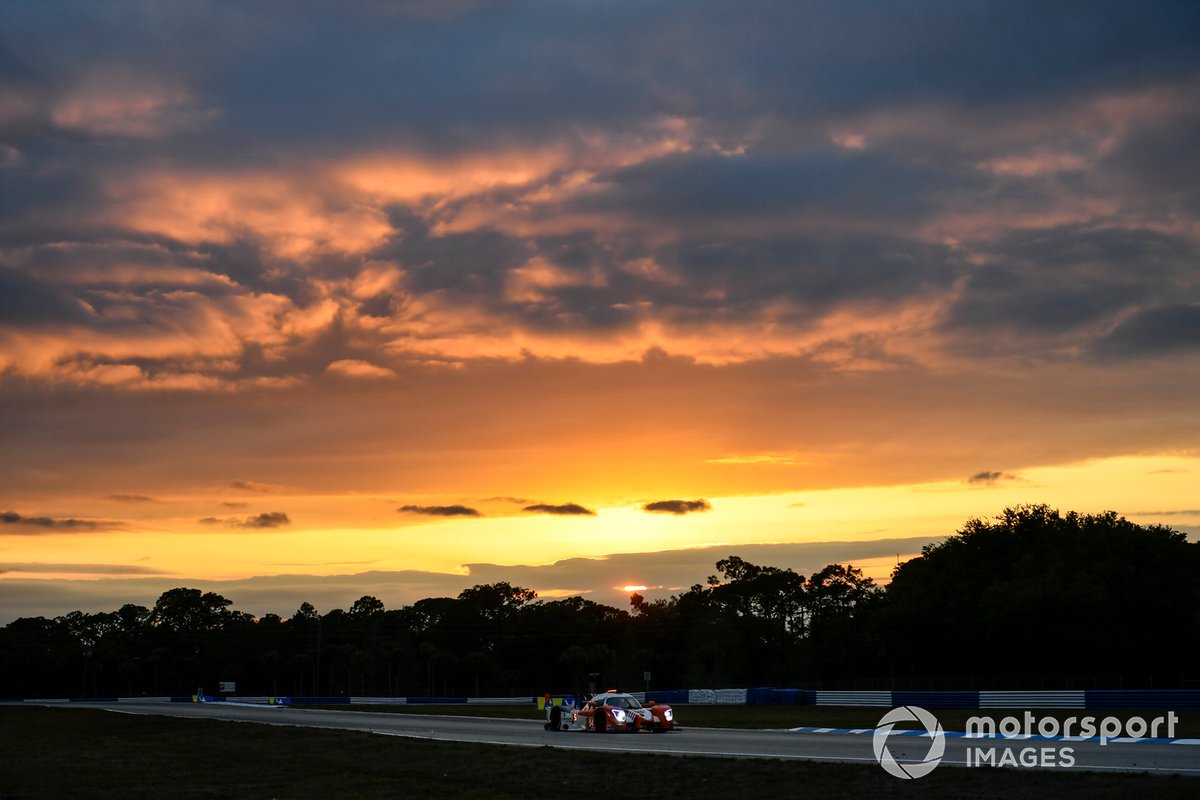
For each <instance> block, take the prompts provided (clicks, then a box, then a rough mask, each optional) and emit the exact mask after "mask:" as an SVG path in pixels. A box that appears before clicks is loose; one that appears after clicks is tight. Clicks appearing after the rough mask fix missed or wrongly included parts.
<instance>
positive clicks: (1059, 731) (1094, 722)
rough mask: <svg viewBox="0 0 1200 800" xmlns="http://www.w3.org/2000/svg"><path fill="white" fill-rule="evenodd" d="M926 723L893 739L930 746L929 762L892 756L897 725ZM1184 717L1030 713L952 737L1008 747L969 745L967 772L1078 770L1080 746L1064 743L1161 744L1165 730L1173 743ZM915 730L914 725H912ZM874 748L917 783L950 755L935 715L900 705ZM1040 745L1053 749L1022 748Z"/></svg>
mask: <svg viewBox="0 0 1200 800" xmlns="http://www.w3.org/2000/svg"><path fill="white" fill-rule="evenodd" d="M901 722H904V723H912V722H917V723H920V724H921V725H922V726H923V727H924V728H925V730H924V731H918V730H916V729H912V730H905V731H896V732H895V737H896V738H894V739H893V744H895V741H896V739H898V738H899V737H900V736H905V737H906V738H909V737H911V741H912V743H913V745H914V747H915V748H917V749H920V748H923V747H924V742H925V741H927V740H928V741H929V742H930V743H929V748H928V752H926V753H925V755H924V757H919V758H917V759H916V760H913V759H912V758H911V757H910V756H909V754H908V753H902V754H901V755H902V756H903V757H904V758H905V761H903V762H901V761H899V760H897V758H896V757H895V756H894V755H892V751H891V750H890V749H889V748H888V737H889V736H892V734H893V728H895V726H896V724H897V723H901ZM1177 722H1179V715H1178V714H1176V713H1175V712H1174V711H1169V712H1167V713H1166V714H1165V715H1162V716H1159V717H1155V718H1153V719H1151V720H1147V719H1145V718H1144V717H1140V716H1130V717H1127V718H1120V717H1115V716H1108V717H1104V718H1103V719H1097V718H1096V717H1095V716H1083V717H1080V716H1067V717H1065V718H1060V717H1059V716H1053V715H1046V716H1042V717H1040V718H1039V717H1035V716H1034V715H1033V713H1032V712H1029V711H1026V712H1025V714H1024V716H1023V717H1017V716H1007V717H1004V718H1003V719H1001V720H1000V721H999V722H998V723H997V721H996V720H995V718H993V717H989V716H973V717H970V718H968V719H967V725H966V731H965V732H963V733H951V734H950V735H951V736H955V737H961V738H964V739H992V740H999V741H1000V742H1002V744H999V745H989V746H984V747H980V746H974V745H968V746H967V747H966V748H965V750H964V756H965V761H959V762H956V763H958V764H961V765H963V766H967V767H1039V768H1043V769H1045V768H1048V767H1060V768H1068V769H1069V768H1071V767H1074V766H1075V749H1074V747H1070V746H1066V745H1064V742H1072V743H1073V742H1080V741H1083V742H1096V743H1098V744H1099V745H1100V746H1101V747H1104V746H1106V745H1107V744H1108V743H1109V742H1112V741H1129V740H1132V741H1139V740H1143V739H1144V738H1145V737H1146V735H1147V734H1149V737H1150V739H1151V740H1157V739H1158V736H1159V732H1160V729H1161V728H1165V732H1166V739H1167V740H1168V741H1170V740H1174V738H1175V724H1176V723H1177ZM906 727H909V726H906ZM872 733H873V735H872V744H873V745H874V746H875V760H876V761H878V762H879V765H880V766H881V767H883V768H884V769H885V770H887V772H888V774H889V775H894V776H896V777H897V778H903V779H905V780H911V779H913V778H923V777H925V776H926V775H928V774H929V773H931V772H933V770H934V769H935V768H936V767H937V765H938V764H940V763H941V761H942V758H943V756H945V754H946V735H947V734H946V732H945V731H944V730H942V725H941V723H940V722H939V721H938V718H937V717H935V716H934V715H933V714H932V713H931V712H929V711H926V710H925V709H923V708H921V707H919V706H900V707H898V708H893V709H892V710H891V711H889V712H887V713H886V714H884V715H883V718H882V719H880V720H879V726H878V727H877V728H876V729H875V730H874V731H873V732H872ZM1031 741H1034V742H1052V743H1053V744H1051V745H1049V746H1037V747H1034V746H1022V745H1028V744H1029V743H1030V742H1031Z"/></svg>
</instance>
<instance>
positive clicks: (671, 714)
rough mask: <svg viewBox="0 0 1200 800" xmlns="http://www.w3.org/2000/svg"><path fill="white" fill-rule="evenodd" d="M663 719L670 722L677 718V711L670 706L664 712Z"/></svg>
mask: <svg viewBox="0 0 1200 800" xmlns="http://www.w3.org/2000/svg"><path fill="white" fill-rule="evenodd" d="M663 719H665V720H666V721H667V722H670V721H671V720H673V719H675V712H674V711H672V710H671V709H669V708H668V709H667V710H666V711H664V712H663Z"/></svg>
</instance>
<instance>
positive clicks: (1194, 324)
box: [1095, 305, 1200, 358]
mask: <svg viewBox="0 0 1200 800" xmlns="http://www.w3.org/2000/svg"><path fill="white" fill-rule="evenodd" d="M1195 350H1200V305H1167V306H1158V307H1155V308H1147V309H1144V310H1141V311H1138V312H1137V313H1135V314H1134V315H1132V316H1131V317H1129V318H1128V319H1126V320H1124V321H1123V322H1121V324H1120V325H1118V326H1117V327H1116V328H1114V329H1113V330H1112V332H1110V333H1109V334H1107V335H1106V336H1104V337H1103V338H1102V339H1100V340H1099V341H1098V342H1097V343H1096V347H1095V351H1096V353H1097V354H1098V355H1100V356H1101V357H1112V358H1133V357H1138V356H1157V355H1169V354H1172V353H1185V352H1191V351H1195Z"/></svg>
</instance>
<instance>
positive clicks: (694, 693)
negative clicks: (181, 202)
mask: <svg viewBox="0 0 1200 800" xmlns="http://www.w3.org/2000/svg"><path fill="white" fill-rule="evenodd" d="M631 694H633V696H634V697H636V698H638V699H639V700H643V701H645V700H654V701H657V702H659V703H667V704H669V705H685V704H692V705H762V706H772V705H814V706H867V707H878V708H895V707H898V706H920V707H922V708H983V709H987V708H1029V709H1032V708H1065V709H1105V708H1164V709H1183V708H1200V689H1143V690H1128V689H1125V690H1122V689H1080V690H1070V691H1030V692H991V691H947V692H936V691H935V692H907V691H905V692H901V691H824V690H820V689H818V690H808V689H775V688H772V687H756V688H752V689H664V690H661V691H651V692H632V693H631ZM561 696H562V695H561V694H555V697H561ZM541 699H542V698H541V697H531V696H529V695H521V696H516V697H438V696H409V697H347V696H345V695H339V696H334V697H307V696H306V697H227V696H223V695H222V696H212V695H207V694H205V695H179V696H174V697H122V698H117V697H98V698H51V699H28V700H2V699H0V702H3V703H22V702H25V703H31V704H32V703H37V704H45V703H115V702H121V703H146V702H160V703H167V702H171V703H196V702H203V703H224V702H229V703H253V704H256V705H258V704H264V705H348V704H356V705H363V704H374V705H446V704H460V703H461V704H467V705H493V706H496V705H510V706H517V705H536V704H538V703H539V701H540V700H541Z"/></svg>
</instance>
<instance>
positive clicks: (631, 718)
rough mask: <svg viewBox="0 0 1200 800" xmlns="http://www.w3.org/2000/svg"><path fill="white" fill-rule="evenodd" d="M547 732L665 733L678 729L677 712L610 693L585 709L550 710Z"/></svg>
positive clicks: (614, 691)
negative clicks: (676, 727) (676, 722)
mask: <svg viewBox="0 0 1200 800" xmlns="http://www.w3.org/2000/svg"><path fill="white" fill-rule="evenodd" d="M546 729H547V730H552V731H588V732H591V733H621V732H625V731H631V732H632V731H653V732H654V733H665V732H666V731H670V730H674V729H675V712H673V711H672V710H671V707H670V706H668V705H666V704H664V703H656V702H654V701H653V700H647V701H646V704H645V705H643V704H642V703H641V702H640V701H639V700H638V699H637V698H636V697H634V696H633V695H630V694H623V693H621V692H618V691H617V690H616V689H610V690H609V691H607V692H605V693H604V694H598V695H596V696H595V697H593V698H592V699H591V700H588V701H587V702H586V703H584V704H583V707H582V708H578V709H576V708H572V707H571V706H557V705H556V706H547V707H546Z"/></svg>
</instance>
